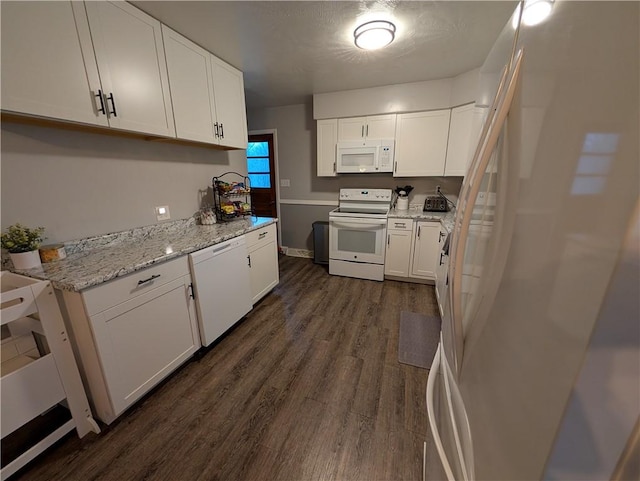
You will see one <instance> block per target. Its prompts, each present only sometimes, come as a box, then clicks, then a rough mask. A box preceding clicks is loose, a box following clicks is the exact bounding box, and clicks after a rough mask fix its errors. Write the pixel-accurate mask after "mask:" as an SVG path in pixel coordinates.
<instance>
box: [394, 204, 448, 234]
mask: <svg viewBox="0 0 640 481" xmlns="http://www.w3.org/2000/svg"><path fill="white" fill-rule="evenodd" d="M455 216H456V212H455V209H454V210H450V211H448V212H425V211H423V210H422V206H410V208H409V209H406V210H398V209H395V208H393V209H391V210H390V211H389V215H388V218H389V219H414V220H427V221H432V222H440V225H442V227H444V229H445V230H446V231H447V232H448V233H451V232H452V231H453V226H454V221H455Z"/></svg>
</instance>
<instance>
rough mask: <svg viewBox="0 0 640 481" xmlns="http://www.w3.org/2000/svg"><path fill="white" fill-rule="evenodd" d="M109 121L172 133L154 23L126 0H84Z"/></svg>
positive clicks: (160, 48)
mask: <svg viewBox="0 0 640 481" xmlns="http://www.w3.org/2000/svg"><path fill="white" fill-rule="evenodd" d="M85 5H86V8H87V16H88V18H89V26H90V28H91V38H92V39H93V45H94V50H95V55H96V60H97V62H98V71H99V72H100V80H101V82H102V87H103V90H104V93H105V95H106V96H107V97H108V98H107V102H106V103H107V105H106V107H107V110H108V112H109V125H110V126H111V127H115V128H118V129H124V130H131V131H135V132H144V133H148V134H156V135H164V136H169V137H175V135H176V131H175V125H174V123H173V111H172V108H171V98H170V95H169V80H168V76H167V65H166V61H165V56H164V47H163V44H162V32H161V28H160V22H158V21H157V20H155V19H154V18H152V17H150V16H149V15H147V14H146V13H144V12H142V11H140V10H138V9H137V8H135V7H133V6H131V5H130V4H128V3H126V2H86V3H85Z"/></svg>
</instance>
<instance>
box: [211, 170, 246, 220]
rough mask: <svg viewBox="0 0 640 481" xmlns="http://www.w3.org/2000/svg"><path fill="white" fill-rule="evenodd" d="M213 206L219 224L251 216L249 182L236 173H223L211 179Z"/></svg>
mask: <svg viewBox="0 0 640 481" xmlns="http://www.w3.org/2000/svg"><path fill="white" fill-rule="evenodd" d="M212 188H213V205H214V209H215V212H216V218H217V219H218V221H219V222H228V221H232V220H236V219H238V218H242V217H246V216H251V215H253V207H252V204H251V182H250V181H249V177H247V176H244V175H242V174H239V173H237V172H225V173H224V174H222V175H220V176H218V177H214V178H213V179H212Z"/></svg>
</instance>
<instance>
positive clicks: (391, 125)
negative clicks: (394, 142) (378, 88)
mask: <svg viewBox="0 0 640 481" xmlns="http://www.w3.org/2000/svg"><path fill="white" fill-rule="evenodd" d="M396 117H397V116H396V114H388V115H375V116H372V117H367V125H366V127H365V129H364V131H365V136H366V137H367V138H368V139H394V138H395V136H396Z"/></svg>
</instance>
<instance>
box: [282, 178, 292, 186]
mask: <svg viewBox="0 0 640 481" xmlns="http://www.w3.org/2000/svg"><path fill="white" fill-rule="evenodd" d="M280 187H291V180H289V179H280Z"/></svg>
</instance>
